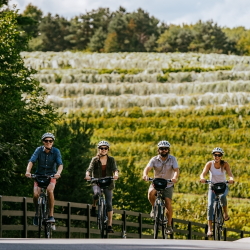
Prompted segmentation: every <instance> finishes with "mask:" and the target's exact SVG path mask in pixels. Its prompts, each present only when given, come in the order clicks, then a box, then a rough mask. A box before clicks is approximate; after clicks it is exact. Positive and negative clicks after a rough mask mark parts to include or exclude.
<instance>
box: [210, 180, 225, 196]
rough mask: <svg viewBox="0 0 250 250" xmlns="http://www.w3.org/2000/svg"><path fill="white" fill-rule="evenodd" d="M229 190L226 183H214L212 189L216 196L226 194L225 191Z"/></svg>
mask: <svg viewBox="0 0 250 250" xmlns="http://www.w3.org/2000/svg"><path fill="white" fill-rule="evenodd" d="M226 188H227V185H226V183H224V182H219V183H214V184H213V185H211V189H212V190H213V191H214V193H215V194H217V195H218V194H224V193H225V190H226Z"/></svg>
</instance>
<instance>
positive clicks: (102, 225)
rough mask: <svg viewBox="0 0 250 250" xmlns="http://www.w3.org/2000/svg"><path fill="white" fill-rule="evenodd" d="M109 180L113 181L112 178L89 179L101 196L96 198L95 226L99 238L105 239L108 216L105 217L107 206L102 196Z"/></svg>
mask: <svg viewBox="0 0 250 250" xmlns="http://www.w3.org/2000/svg"><path fill="white" fill-rule="evenodd" d="M111 180H114V178H113V177H104V178H91V180H90V181H91V183H96V184H97V185H98V186H99V187H100V189H101V194H100V195H99V198H98V214H97V225H98V229H100V233H101V238H107V236H108V232H107V227H108V225H107V222H108V216H107V205H106V199H105V195H104V189H106V188H108V187H109V185H110V183H111Z"/></svg>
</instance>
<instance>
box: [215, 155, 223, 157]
mask: <svg viewBox="0 0 250 250" xmlns="http://www.w3.org/2000/svg"><path fill="white" fill-rule="evenodd" d="M216 156H218V157H221V156H222V154H214V157H216Z"/></svg>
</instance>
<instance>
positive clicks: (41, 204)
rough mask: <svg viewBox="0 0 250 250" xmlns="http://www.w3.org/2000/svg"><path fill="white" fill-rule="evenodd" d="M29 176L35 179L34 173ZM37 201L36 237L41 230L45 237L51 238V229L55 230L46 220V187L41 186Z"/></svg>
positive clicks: (47, 212) (47, 205)
mask: <svg viewBox="0 0 250 250" xmlns="http://www.w3.org/2000/svg"><path fill="white" fill-rule="evenodd" d="M50 177H51V176H50ZM31 178H33V179H35V178H36V175H32V176H31ZM37 203H38V211H37V212H38V214H37V216H38V237H39V238H41V236H42V231H44V236H45V238H52V230H55V224H54V223H51V222H48V221H47V220H48V217H49V204H48V194H47V188H45V187H41V192H40V195H39V197H38V201H37Z"/></svg>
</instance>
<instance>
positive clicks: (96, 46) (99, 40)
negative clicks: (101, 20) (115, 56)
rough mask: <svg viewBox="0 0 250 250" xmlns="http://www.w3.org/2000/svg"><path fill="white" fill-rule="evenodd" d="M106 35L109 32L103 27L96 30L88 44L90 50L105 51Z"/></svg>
mask: <svg viewBox="0 0 250 250" xmlns="http://www.w3.org/2000/svg"><path fill="white" fill-rule="evenodd" d="M106 37H107V33H105V32H104V31H103V28H102V27H100V28H99V29H98V30H96V32H95V34H94V35H93V36H92V37H91V39H90V42H89V44H88V47H89V49H90V51H93V52H95V51H97V52H103V50H104V45H105V40H106Z"/></svg>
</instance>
